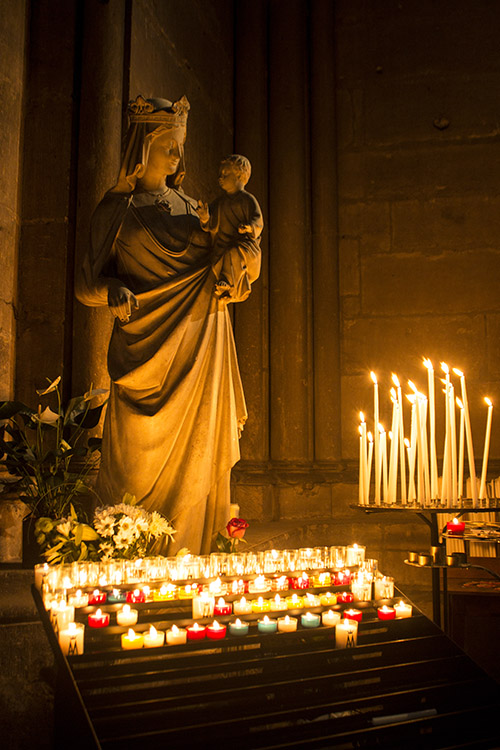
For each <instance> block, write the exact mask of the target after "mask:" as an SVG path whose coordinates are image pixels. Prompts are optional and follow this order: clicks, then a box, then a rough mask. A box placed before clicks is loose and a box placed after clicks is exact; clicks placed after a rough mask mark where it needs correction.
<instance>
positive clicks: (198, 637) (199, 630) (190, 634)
mask: <svg viewBox="0 0 500 750" xmlns="http://www.w3.org/2000/svg"><path fill="white" fill-rule="evenodd" d="M186 633H187V639H188V641H202V640H203V639H204V638H205V636H206V634H207V629H206V627H205V626H204V625H198V623H197V622H195V623H193V625H191V627H189V628H186Z"/></svg>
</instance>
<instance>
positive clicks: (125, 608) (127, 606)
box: [122, 604, 130, 615]
mask: <svg viewBox="0 0 500 750" xmlns="http://www.w3.org/2000/svg"><path fill="white" fill-rule="evenodd" d="M122 612H123V614H125V615H128V614H130V604H124V605H123V608H122Z"/></svg>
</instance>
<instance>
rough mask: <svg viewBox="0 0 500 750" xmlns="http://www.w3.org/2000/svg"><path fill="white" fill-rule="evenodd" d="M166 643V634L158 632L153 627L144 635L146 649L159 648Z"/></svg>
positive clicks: (161, 631)
mask: <svg viewBox="0 0 500 750" xmlns="http://www.w3.org/2000/svg"><path fill="white" fill-rule="evenodd" d="M164 643H165V633H164V632H163V630H157V629H156V628H155V627H154V625H151V626H150V628H149V631H148V632H146V633H144V648H159V647H160V646H163V644H164Z"/></svg>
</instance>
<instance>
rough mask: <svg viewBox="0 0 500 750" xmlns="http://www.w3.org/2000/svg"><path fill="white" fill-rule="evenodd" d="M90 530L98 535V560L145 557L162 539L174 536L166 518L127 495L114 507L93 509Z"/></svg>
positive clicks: (173, 531) (173, 530)
mask: <svg viewBox="0 0 500 750" xmlns="http://www.w3.org/2000/svg"><path fill="white" fill-rule="evenodd" d="M93 527H94V529H95V531H96V532H97V533H98V535H99V557H100V559H101V560H111V559H113V558H115V559H116V558H119V559H122V560H132V559H134V558H137V557H147V556H148V555H151V554H152V553H153V549H154V547H155V545H156V544H157V543H158V542H159V541H160V540H161V539H162V538H163V537H165V536H168V537H169V538H170V539H172V538H173V536H174V534H175V529H174V528H173V526H171V525H170V523H169V522H168V521H167V519H166V518H164V517H163V516H162V515H161V514H160V513H157V511H152V512H151V513H150V512H148V511H146V510H144V509H143V508H141V507H140V506H139V505H137V501H136V498H135V497H134V496H133V495H130V494H128V493H126V494H125V495H124V497H123V499H122V502H121V503H118V505H111V506H104V507H101V508H97V509H96V511H95V514H94V521H93Z"/></svg>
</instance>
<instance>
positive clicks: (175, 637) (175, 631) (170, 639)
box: [166, 625, 187, 646]
mask: <svg viewBox="0 0 500 750" xmlns="http://www.w3.org/2000/svg"><path fill="white" fill-rule="evenodd" d="M166 635H167V643H168V645H169V646H179V645H181V644H183V643H186V640H187V631H186V629H185V628H178V627H177V625H172V627H171V628H170V630H167V633H166Z"/></svg>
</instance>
